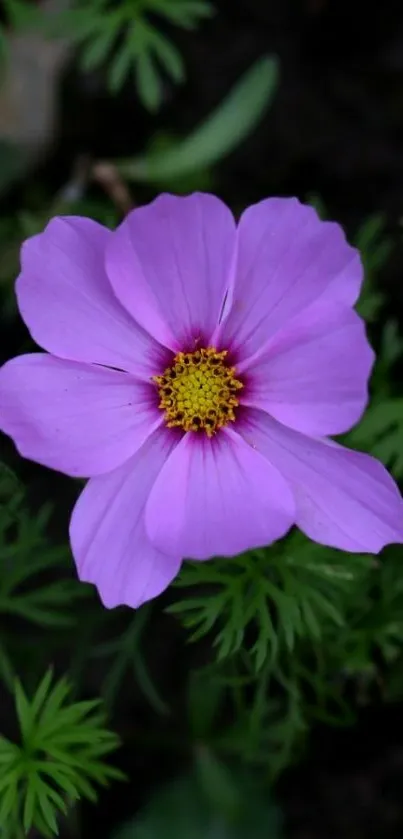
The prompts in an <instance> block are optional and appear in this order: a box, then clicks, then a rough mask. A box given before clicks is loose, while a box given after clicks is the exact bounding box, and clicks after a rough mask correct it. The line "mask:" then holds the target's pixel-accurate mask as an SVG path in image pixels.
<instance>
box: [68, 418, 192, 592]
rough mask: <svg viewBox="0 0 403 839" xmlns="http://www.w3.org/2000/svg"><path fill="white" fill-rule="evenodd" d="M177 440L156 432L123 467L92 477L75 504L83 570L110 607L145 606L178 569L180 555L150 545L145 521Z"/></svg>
mask: <svg viewBox="0 0 403 839" xmlns="http://www.w3.org/2000/svg"><path fill="white" fill-rule="evenodd" d="M173 445H175V439H174V438H173V437H171V435H166V434H165V433H164V432H162V433H161V432H156V433H155V434H153V435H152V437H150V438H149V440H148V441H147V443H145V445H144V446H143V447H142V448H141V449H140V450H139V451H138V452H137V453H136V454H135V455H134V457H132V458H131V460H129V461H127V462H126V463H124V464H123V466H119V468H118V469H115V470H114V472H110V473H109V474H108V475H102V476H100V477H97V478H92V479H91V480H90V481H89V482H88V484H87V486H86V488H85V489H84V492H83V493H82V494H81V495H80V497H79V499H78V501H77V504H76V506H75V508H74V511H73V516H72V519H71V524H70V539H71V545H72V550H73V554H74V557H75V561H76V564H77V569H78V575H79V577H80V579H81V580H83V581H85V582H88V583H94V584H95V585H96V587H97V589H98V592H99V595H100V597H101V600H102V602H103V604H104V605H105V606H106V607H107V608H113V607H114V606H119V605H121V604H122V605H123V604H125V605H126V606H131V607H132V608H137V607H138V606H141V604H142V603H144V602H145V601H147V600H151V599H152V598H153V597H157V595H158V594H160V593H161V592H162V591H164V589H166V588H167V586H168V585H169V583H170V582H171V580H173V578H174V577H175V576H176V574H177V573H178V571H179V568H180V565H181V560H180V558H179V556H178V555H177V556H175V557H172V556H166V555H165V554H164V553H162V552H161V551H159V550H158V549H157V548H155V547H154V546H153V545H151V543H150V541H149V539H148V537H147V535H146V531H145V526H144V508H145V504H146V501H147V497H148V494H149V492H150V489H151V487H152V484H153V482H154V481H155V478H156V476H157V475H158V472H159V470H160V468H161V466H162V464H163V463H164V461H165V459H166V458H167V457H168V455H169V452H170V451H171V449H172V446H173Z"/></svg>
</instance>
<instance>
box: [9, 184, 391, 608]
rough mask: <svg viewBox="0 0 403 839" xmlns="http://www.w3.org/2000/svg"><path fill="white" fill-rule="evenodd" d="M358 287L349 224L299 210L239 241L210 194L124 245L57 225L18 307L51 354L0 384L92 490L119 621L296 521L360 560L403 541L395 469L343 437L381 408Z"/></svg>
mask: <svg viewBox="0 0 403 839" xmlns="http://www.w3.org/2000/svg"><path fill="white" fill-rule="evenodd" d="M361 281H362V266H361V263H360V258H359V255H358V253H357V251H356V250H354V249H353V248H352V247H350V246H349V245H348V244H347V242H346V240H345V237H344V235H343V233H342V230H341V229H340V227H339V226H338V225H336V224H333V223H329V222H322V221H320V220H319V219H318V217H317V215H316V213H315V212H314V210H313V209H312V208H310V207H307V206H304V205H302V204H300V203H299V202H298V201H297V200H296V199H282V198H272V199H268V200H265V201H262V202H260V203H259V204H256V205H255V206H252V207H250V208H249V209H247V210H246V211H245V212H244V213H243V215H242V216H241V219H240V221H239V224H238V225H236V224H235V221H234V219H233V216H232V214H231V212H230V210H229V209H228V208H227V207H226V206H225V205H224V204H223V203H222V202H221V201H220V200H218V199H217V198H215V197H214V196H212V195H206V194H194V195H191V196H189V197H187V198H177V197H174V196H170V195H162V196H160V197H159V198H157V199H156V200H155V201H153V202H152V203H151V204H149V205H148V206H145V207H141V208H140V209H136V210H134V211H133V212H132V213H130V214H129V215H128V217H127V218H126V219H125V220H124V221H123V222H122V224H121V225H120V226H119V227H118V228H117V230H115V231H114V232H111V231H109V230H107V229H105V228H104V227H102V226H100V225H99V224H97V223H96V222H95V221H91V220H90V219H87V218H76V217H65V218H55V219H53V221H51V222H50V224H49V225H48V226H47V227H46V229H45V231H44V232H43V233H41V234H39V235H37V236H34V237H33V238H31V239H29V240H28V241H27V242H26V243H25V244H24V246H23V249H22V270H21V274H20V276H19V278H18V280H17V297H18V304H19V308H20V312H21V314H22V317H23V319H24V321H25V323H26V324H27V326H28V328H29V330H30V332H31V335H32V337H33V338H34V340H35V341H36V342H37V343H38V344H39V345H40V346H42V347H43V348H44V350H46V353H35V354H32V355H25V356H20V357H18V358H15V359H13V360H12V361H9V362H8V363H7V364H5V365H4V367H3V368H2V369H1V371H0V426H1V427H2V429H3V430H4V431H5V432H6V433H7V434H9V435H10V436H11V437H12V438H13V440H14V441H15V444H16V446H17V448H18V450H19V452H20V453H21V454H22V455H23V456H24V457H27V458H30V459H32V460H36V461H38V462H39V463H42V464H44V465H45V466H48V467H51V468H53V469H57V470H60V471H61V472H65V473H67V474H68V475H72V476H76V477H77V476H80V477H87V478H90V480H89V482H88V484H87V485H86V487H85V489H84V491H83V492H82V494H81V496H80V497H79V499H78V502H77V504H76V507H75V509H74V511H73V515H72V520H71V527H70V538H71V545H72V550H73V554H74V557H75V561H76V563H77V568H78V573H79V576H80V578H81V579H82V580H85V581H89V582H92V583H94V584H95V585H96V586H97V588H98V590H99V593H100V596H101V598H102V601H103V603H104V604H105V605H106V606H108V607H112V606H115V605H117V604H128V605H129V606H133V607H136V606H139V605H140V604H141V603H143V602H144V601H146V600H149V599H150V598H152V597H155V596H156V595H158V594H159V593H160V592H161V591H163V590H164V589H165V588H166V586H167V585H168V584H169V583H170V581H171V580H172V579H173V578H174V577H175V575H176V574H177V573H178V571H179V568H180V565H181V562H182V559H183V558H193V559H196V560H204V559H208V558H209V557H212V556H231V555H234V554H238V553H241V552H243V551H246V550H248V549H252V548H256V547H258V546H263V545H269V544H270V543H272V542H273V541H274V540H276V539H279V538H280V537H282V536H284V534H285V533H286V532H287V531H288V530H289V528H290V527H291V526H292V525H294V524H296V525H297V526H298V527H299V528H301V530H303V531H304V533H306V534H307V535H308V536H309V537H310V538H311V539H313V540H315V541H317V542H320V543H323V544H326V545H331V546H334V547H337V548H341V549H343V550H346V551H353V552H354V551H360V552H361V551H364V552H370V553H377V552H378V551H379V550H381V548H382V547H383V546H384V545H385V544H387V543H390V542H402V541H403V505H402V500H401V497H400V494H399V492H398V489H397V487H396V486H395V484H394V482H393V481H392V479H391V478H390V477H389V475H388V474H387V472H386V470H385V469H384V467H383V466H382V465H381V464H380V463H378V462H377V461H376V460H374V459H373V458H372V457H369V456H367V455H364V454H360V453H358V452H355V451H350V450H348V449H346V448H343V447H342V446H340V445H338V444H337V443H336V442H334V441H332V440H330V439H329V435H335V434H339V433H341V432H344V431H346V430H348V429H349V428H350V427H351V426H353V425H354V424H355V423H356V422H357V420H358V419H359V418H360V416H361V414H362V412H363V410H364V408H365V405H366V401H367V381H368V377H369V374H370V369H371V366H372V362H373V353H372V350H371V349H370V347H369V344H368V342H367V339H366V336H365V330H364V325H363V323H362V321H361V319H360V318H359V316H358V315H357V314H356V312H355V311H354V309H353V305H354V303H355V301H356V299H357V297H358V294H359V289H360V285H361Z"/></svg>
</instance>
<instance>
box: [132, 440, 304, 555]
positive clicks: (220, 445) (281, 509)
mask: <svg viewBox="0 0 403 839" xmlns="http://www.w3.org/2000/svg"><path fill="white" fill-rule="evenodd" d="M268 466H269V468H267V467H268ZM294 516H295V509H294V504H293V500H292V495H291V492H290V490H289V487H288V486H287V484H286V482H285V481H284V479H283V478H282V477H281V475H280V474H279V472H278V471H277V469H275V468H273V467H272V466H271V465H269V464H268V463H267V461H265V459H264V458H263V457H261V455H260V454H259V453H258V452H255V451H253V450H252V449H250V448H249V447H248V446H247V445H245V443H244V441H243V440H242V439H241V438H240V437H239V436H238V435H236V434H235V433H234V432H233V431H226V432H224V433H223V432H221V433H219V434H218V435H217V436H216V437H214V438H212V439H208V438H207V437H205V436H201V435H200V436H199V435H197V434H195V433H189V434H186V435H185V436H184V437H183V438H182V440H181V442H180V443H179V444H178V446H177V447H176V449H175V450H174V451H173V452H172V454H171V455H170V457H169V458H168V460H167V462H166V463H165V464H164V466H163V467H162V469H161V472H160V474H159V476H158V478H157V480H156V482H155V484H154V486H153V489H152V490H151V494H150V498H149V500H148V503H147V508H146V527H147V532H148V534H149V536H150V539H151V541H152V542H153V544H155V545H156V546H157V547H159V548H160V549H161V550H166V551H168V552H169V553H170V554H173V555H176V554H180V555H181V556H185V557H190V558H192V559H208V558H209V557H212V556H215V555H221V556H231V555H233V554H238V553H241V552H242V551H246V550H248V549H250V548H256V547H258V546H262V545H266V544H267V543H269V542H273V541H274V540H275V539H279V538H280V536H283V535H284V534H285V533H286V531H287V530H288V528H289V527H290V526H291V524H292V521H293V519H294Z"/></svg>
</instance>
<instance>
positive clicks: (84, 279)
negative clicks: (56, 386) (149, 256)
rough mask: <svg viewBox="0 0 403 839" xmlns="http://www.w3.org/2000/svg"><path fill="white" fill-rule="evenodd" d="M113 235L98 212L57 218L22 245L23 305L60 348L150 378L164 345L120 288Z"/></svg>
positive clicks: (41, 334) (38, 332)
mask: <svg viewBox="0 0 403 839" xmlns="http://www.w3.org/2000/svg"><path fill="white" fill-rule="evenodd" d="M111 235H112V234H111V232H110V231H109V230H107V229H106V228H105V227H102V226H101V225H100V224H97V223H96V222H95V221H91V219H87V218H76V217H74V216H70V217H65V218H55V219H53V220H52V221H51V222H50V223H49V224H48V226H47V227H46V229H45V230H44V232H43V233H40V234H39V235H38V236H33V237H32V238H31V239H28V241H27V242H25V244H24V245H23V248H22V257H21V258H22V271H21V274H20V276H19V278H18V280H17V286H16V290H17V297H18V305H19V308H20V312H21V315H22V317H23V319H24V321H25V323H26V324H27V326H28V329H29V331H30V333H31V335H32V337H33V338H34V340H35V341H36V342H37V343H38V344H39V345H40V346H41V347H43V348H44V349H46V350H48V351H49V352H51V353H53V354H54V355H57V356H60V358H67V359H71V360H73V361H89V362H96V363H97V364H104V365H106V366H109V367H118V368H121V369H122V370H128V371H129V372H131V373H133V374H134V375H136V376H138V377H140V378H149V377H150V376H152V375H153V374H155V373H156V372H158V369H159V367H160V366H161V364H162V363H163V362H162V361H161V359H162V358H163V357H165V353H163V351H162V348H161V347H159V345H158V344H156V343H155V341H153V339H152V338H151V337H150V336H149V335H147V334H146V333H145V332H144V331H143V330H142V329H141V328H140V327H139V326H138V325H137V324H136V323H135V322H134V321H133V320H132V318H131V317H130V315H129V314H128V313H127V312H126V311H125V309H123V307H122V306H121V305H120V303H119V302H118V301H117V300H116V298H115V295H114V294H113V291H112V289H111V287H110V284H109V281H108V278H107V276H106V273H105V267H104V258H105V248H106V244H107V242H108V240H109V238H110V236H111Z"/></svg>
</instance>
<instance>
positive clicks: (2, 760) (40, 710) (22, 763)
mask: <svg viewBox="0 0 403 839" xmlns="http://www.w3.org/2000/svg"><path fill="white" fill-rule="evenodd" d="M15 702H16V709H17V716H18V723H19V728H20V735H21V742H20V743H19V744H17V743H12V742H11V741H10V740H7V739H6V738H5V737H0V766H1V770H2V771H1V780H0V824H1V825H2V829H3V830H5V831H6V833H8V835H9V837H10V839H14V837H15V836H19V835H26V834H27V833H28V831H29V830H30V829H31V827H32V826H33V827H36V828H37V830H39V831H40V833H41V835H42V836H45V837H51V836H52V835H54V834H56V833H57V832H58V827H57V820H58V817H59V816H60V815H61V814H66V813H67V812H68V810H69V808H70V807H71V806H72V805H73V804H74V803H75V802H76V801H77V800H78V799H79V798H80V797H81V796H84V797H85V798H89V799H90V800H92V801H94V800H95V799H96V790H95V786H96V785H99V784H101V785H105V784H107V783H108V781H110V780H113V779H117V780H121V779H122V778H123V775H122V773H121V772H120V771H119V770H118V769H116V768H115V767H113V766H110V765H109V764H107V763H105V761H104V757H105V756H106V755H108V754H110V752H112V751H114V750H115V749H116V748H117V747H118V745H119V739H118V737H117V736H116V735H115V734H113V733H112V732H110V731H108V730H107V729H106V728H105V715H104V713H103V711H102V708H101V702H100V700H98V699H95V700H89V701H86V702H73V701H72V700H71V698H70V686H69V683H68V681H67V680H66V679H60V680H59V681H58V682H55V683H54V684H52V672H51V671H48V672H47V673H46V674H45V676H44V677H43V679H42V681H41V682H40V684H39V685H38V688H37V690H36V692H35V694H34V696H33V697H32V699H28V698H27V696H26V695H25V693H24V690H23V689H22V687H21V685H20V683H19V682H16V683H15ZM23 831H24V833H23Z"/></svg>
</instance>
